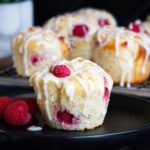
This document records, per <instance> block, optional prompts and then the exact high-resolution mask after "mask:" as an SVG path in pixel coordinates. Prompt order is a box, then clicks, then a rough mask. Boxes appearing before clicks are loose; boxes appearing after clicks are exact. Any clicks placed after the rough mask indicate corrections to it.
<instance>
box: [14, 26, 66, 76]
mask: <svg viewBox="0 0 150 150" xmlns="http://www.w3.org/2000/svg"><path fill="white" fill-rule="evenodd" d="M12 55H13V61H14V66H15V68H16V70H17V73H18V74H19V75H21V76H24V77H29V76H31V74H33V73H34V72H35V71H38V70H40V69H41V68H42V67H44V66H45V65H50V64H51V63H52V62H55V61H58V60H61V59H64V58H65V59H68V58H69V45H68V43H67V41H66V40H65V38H64V37H59V36H58V35H57V34H56V33H54V32H52V31H51V30H43V29H42V28H40V27H32V28H29V29H28V30H26V31H24V32H21V33H19V34H18V35H17V36H15V37H14V38H13V40H12Z"/></svg>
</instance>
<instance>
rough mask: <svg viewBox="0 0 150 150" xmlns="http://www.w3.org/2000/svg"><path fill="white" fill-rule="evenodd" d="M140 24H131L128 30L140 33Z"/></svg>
mask: <svg viewBox="0 0 150 150" xmlns="http://www.w3.org/2000/svg"><path fill="white" fill-rule="evenodd" d="M140 25H141V24H140V23H133V24H131V26H130V27H129V28H128V29H129V30H131V31H133V32H137V33H139V32H140Z"/></svg>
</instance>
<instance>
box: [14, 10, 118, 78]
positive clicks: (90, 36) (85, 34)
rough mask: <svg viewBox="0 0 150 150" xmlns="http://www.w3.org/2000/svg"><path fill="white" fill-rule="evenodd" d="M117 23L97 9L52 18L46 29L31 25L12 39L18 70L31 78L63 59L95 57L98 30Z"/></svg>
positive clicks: (109, 15)
mask: <svg viewBox="0 0 150 150" xmlns="http://www.w3.org/2000/svg"><path fill="white" fill-rule="evenodd" d="M105 25H107V26H115V25H116V21H115V19H114V17H113V16H112V15H111V14H110V13H108V12H106V11H101V10H95V9H90V8H88V9H82V10H79V11H76V12H73V13H67V14H64V15H59V16H56V17H53V18H51V19H50V20H48V21H47V23H46V24H45V25H44V27H43V28H39V27H32V28H30V29H28V30H27V31H24V32H22V33H20V34H19V35H17V36H16V37H14V38H13V42H12V52H13V60H14V65H15V67H16V70H17V73H18V74H19V75H21V76H23V77H29V76H31V75H32V74H33V73H34V72H36V71H38V70H40V69H41V68H43V67H44V66H47V65H50V64H52V63H54V62H56V61H59V60H61V59H73V58H75V57H78V56H80V57H84V58H86V59H91V58H92V50H93V49H94V48H95V47H96V44H97V42H96V39H95V38H96V32H97V30H98V29H100V28H102V27H104V26H105Z"/></svg>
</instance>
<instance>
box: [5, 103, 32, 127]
mask: <svg viewBox="0 0 150 150" xmlns="http://www.w3.org/2000/svg"><path fill="white" fill-rule="evenodd" d="M4 115H5V120H6V122H7V123H9V124H10V125H14V126H19V125H25V124H27V123H28V122H30V121H31V118H32V116H31V115H30V113H29V111H28V105H27V104H26V103H25V102H24V101H19V102H17V101H16V102H14V103H12V104H10V105H9V106H8V107H7V108H6V109H5V112H4Z"/></svg>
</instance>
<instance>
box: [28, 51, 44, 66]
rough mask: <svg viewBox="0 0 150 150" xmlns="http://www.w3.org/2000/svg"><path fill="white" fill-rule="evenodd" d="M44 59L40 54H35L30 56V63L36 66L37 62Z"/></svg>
mask: <svg viewBox="0 0 150 150" xmlns="http://www.w3.org/2000/svg"><path fill="white" fill-rule="evenodd" d="M43 59H44V57H43V56H42V55H41V54H35V55H33V56H31V58H30V61H31V63H32V64H33V65H36V64H37V63H38V62H40V61H42V60H43Z"/></svg>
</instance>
